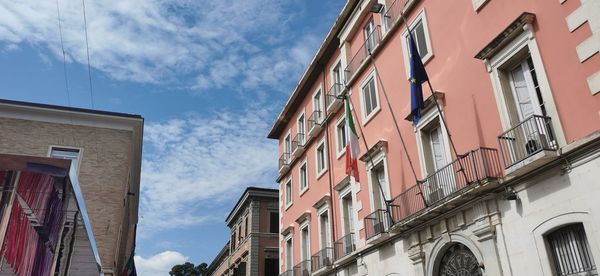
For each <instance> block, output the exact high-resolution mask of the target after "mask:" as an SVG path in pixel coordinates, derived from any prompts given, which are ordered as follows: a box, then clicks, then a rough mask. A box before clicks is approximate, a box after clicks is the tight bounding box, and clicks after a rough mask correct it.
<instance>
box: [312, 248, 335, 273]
mask: <svg viewBox="0 0 600 276" xmlns="http://www.w3.org/2000/svg"><path fill="white" fill-rule="evenodd" d="M310 261H311V263H312V271H317V270H319V269H321V268H324V267H328V266H330V265H332V264H333V248H332V247H325V248H323V249H321V250H319V252H317V253H316V254H315V255H312V257H310Z"/></svg>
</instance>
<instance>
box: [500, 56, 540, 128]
mask: <svg viewBox="0 0 600 276" xmlns="http://www.w3.org/2000/svg"><path fill="white" fill-rule="evenodd" d="M508 78H509V83H510V90H511V95H506V96H508V97H507V98H511V101H512V102H513V104H514V105H515V110H516V112H515V113H516V114H512V116H513V117H514V120H515V121H516V123H519V122H522V121H524V120H525V119H527V118H528V117H530V116H531V115H534V114H536V115H542V116H546V107H545V106H544V100H543V98H542V93H541V91H540V86H539V84H538V80H537V76H536V73H535V68H534V66H533V61H532V60H531V57H530V56H527V57H526V58H525V59H523V60H522V61H521V62H519V63H518V64H517V65H516V66H514V67H513V68H512V69H510V71H509V72H508ZM516 123H515V124H516Z"/></svg>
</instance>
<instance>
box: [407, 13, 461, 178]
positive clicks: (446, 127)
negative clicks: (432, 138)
mask: <svg viewBox="0 0 600 276" xmlns="http://www.w3.org/2000/svg"><path fill="white" fill-rule="evenodd" d="M404 7H406V4H405V5H404ZM403 10H404V8H402V9H400V17H401V18H402V21H404V25H405V26H406V31H407V32H408V33H409V35H411V34H412V30H411V29H410V27H409V26H408V20H406V17H405V16H404V12H403ZM411 55H412V53H411ZM418 85H422V84H418ZM427 85H428V86H429V91H430V92H431V96H432V97H433V102H434V103H435V107H436V109H437V112H438V113H439V114H440V120H441V121H442V125H443V126H444V128H445V129H446V134H448V142H449V143H450V146H451V147H452V151H453V152H454V156H455V157H456V159H457V160H458V165H459V166H460V172H461V173H462V174H463V176H464V177H465V181H468V178H467V174H466V173H465V169H464V167H463V165H462V161H461V160H460V157H461V156H460V155H458V151H457V150H456V146H455V145H454V141H453V140H452V134H451V133H450V129H449V128H448V123H447V122H446V119H445V117H444V115H443V114H442V109H441V107H440V104H439V103H438V101H437V97H436V96H435V92H434V90H433V86H432V85H431V81H430V80H429V77H427ZM419 112H420V111H419Z"/></svg>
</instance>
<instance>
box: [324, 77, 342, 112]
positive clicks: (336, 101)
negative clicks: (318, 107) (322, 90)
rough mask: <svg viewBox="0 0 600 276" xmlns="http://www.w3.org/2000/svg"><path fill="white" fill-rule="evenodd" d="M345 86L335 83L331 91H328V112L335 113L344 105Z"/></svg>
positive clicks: (326, 99)
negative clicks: (343, 93) (343, 92)
mask: <svg viewBox="0 0 600 276" xmlns="http://www.w3.org/2000/svg"><path fill="white" fill-rule="evenodd" d="M343 90H344V85H343V84H341V83H334V84H333V85H332V86H331V88H329V91H327V97H326V98H325V104H326V105H327V112H328V113H333V112H335V111H337V109H338V108H339V107H341V106H342V105H343V103H344V100H343V99H342V98H341V96H342V91H343Z"/></svg>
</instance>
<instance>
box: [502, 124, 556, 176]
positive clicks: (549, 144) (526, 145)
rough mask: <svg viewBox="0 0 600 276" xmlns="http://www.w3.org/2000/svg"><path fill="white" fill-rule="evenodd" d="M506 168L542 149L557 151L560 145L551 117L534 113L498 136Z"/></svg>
mask: <svg viewBox="0 0 600 276" xmlns="http://www.w3.org/2000/svg"><path fill="white" fill-rule="evenodd" d="M498 142H499V143H500V152H502V160H503V161H504V166H505V168H509V167H511V166H513V165H515V164H517V163H519V162H521V161H523V160H525V159H527V158H529V157H531V156H533V155H535V154H536V153H538V152H541V151H545V150H547V151H556V150H558V145H557V143H556V140H555V135H554V132H553V131H552V125H551V119H550V117H546V116H540V115H532V116H530V117H529V118H527V119H525V120H524V121H523V122H520V123H519V124H517V125H516V126H514V127H512V128H511V129H509V130H507V131H505V132H504V133H502V134H500V136H498Z"/></svg>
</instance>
